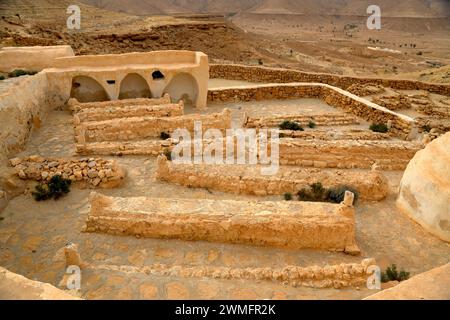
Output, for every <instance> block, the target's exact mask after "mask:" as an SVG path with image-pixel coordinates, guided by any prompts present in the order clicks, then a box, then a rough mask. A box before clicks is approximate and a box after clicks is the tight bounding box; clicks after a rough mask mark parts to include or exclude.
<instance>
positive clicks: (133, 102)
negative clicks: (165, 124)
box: [67, 94, 172, 112]
mask: <svg viewBox="0 0 450 320" xmlns="http://www.w3.org/2000/svg"><path fill="white" fill-rule="evenodd" d="M170 103H172V101H171V99H170V95H168V94H165V95H164V96H163V97H162V98H155V99H148V98H138V99H122V100H112V101H101V102H86V103H81V102H78V101H77V99H75V98H71V99H69V101H68V102H67V105H68V106H69V109H70V110H72V111H75V112H79V111H81V110H84V109H99V108H119V107H128V106H156V105H161V104H170Z"/></svg>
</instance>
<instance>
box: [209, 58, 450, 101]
mask: <svg viewBox="0 0 450 320" xmlns="http://www.w3.org/2000/svg"><path fill="white" fill-rule="evenodd" d="M209 74H210V78H220V79H229V80H243V81H249V82H266V83H271V82H272V83H288V82H317V83H326V84H329V85H332V86H336V87H339V88H341V89H347V88H349V87H350V86H352V85H354V84H360V85H366V84H371V85H381V86H383V87H390V88H393V89H398V90H425V91H429V92H433V93H438V94H442V95H446V96H450V85H449V84H435V83H426V82H420V81H414V80H397V79H378V78H361V77H348V76H340V75H332V74H323V73H311V72H303V71H298V70H288V69H280V68H267V67H261V66H244V65H230V64H211V65H210V68H209Z"/></svg>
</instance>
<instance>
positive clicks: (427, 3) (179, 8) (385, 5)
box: [81, 0, 450, 18]
mask: <svg viewBox="0 0 450 320" xmlns="http://www.w3.org/2000/svg"><path fill="white" fill-rule="evenodd" d="M81 1H83V2H85V3H87V4H90V5H94V6H97V7H99V8H104V9H107V10H113V11H119V12H127V13H132V14H139V15H144V14H176V13H231V12H233V13H237V12H250V13H261V14H280V13H281V14H308V15H356V16H361V15H365V14H366V9H367V7H368V6H369V5H370V4H373V1H371V0H165V1H160V0H81ZM377 4H378V5H379V6H380V7H381V8H382V14H383V15H384V16H386V17H426V18H436V17H448V16H449V13H450V4H449V2H448V1H446V0H398V1H391V0H378V1H377Z"/></svg>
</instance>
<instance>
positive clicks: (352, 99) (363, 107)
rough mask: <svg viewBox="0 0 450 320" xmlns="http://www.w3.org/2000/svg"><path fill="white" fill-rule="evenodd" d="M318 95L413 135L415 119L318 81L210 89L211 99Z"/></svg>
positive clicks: (395, 132) (393, 130)
mask: <svg viewBox="0 0 450 320" xmlns="http://www.w3.org/2000/svg"><path fill="white" fill-rule="evenodd" d="M299 98H320V99H322V100H324V101H325V102H326V103H327V104H329V105H331V106H334V107H337V108H340V109H343V110H344V111H345V112H346V113H349V114H353V115H355V116H357V117H360V118H362V119H364V120H366V121H369V122H374V123H386V124H387V123H390V127H391V128H390V133H391V134H393V135H396V136H399V137H401V138H404V139H406V138H409V139H412V138H414V135H415V134H416V130H415V128H416V125H417V124H416V122H415V121H414V119H412V118H410V117H407V116H405V115H402V114H399V113H395V112H393V111H391V110H389V109H386V108H384V107H381V106H379V105H377V104H375V103H372V102H370V101H368V100H366V99H363V98H360V97H358V96H356V95H354V94H351V93H349V92H347V91H345V90H342V89H339V88H336V87H332V86H330V85H326V84H320V83H287V84H286V83H283V84H273V83H272V84H264V85H253V86H245V87H236V88H217V89H214V90H210V91H209V93H208V99H209V100H210V101H219V102H220V101H222V102H225V101H226V102H232V101H253V100H267V99H299Z"/></svg>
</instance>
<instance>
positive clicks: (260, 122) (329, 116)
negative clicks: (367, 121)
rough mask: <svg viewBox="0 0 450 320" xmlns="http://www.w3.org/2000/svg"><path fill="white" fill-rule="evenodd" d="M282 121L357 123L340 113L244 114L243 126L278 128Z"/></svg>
mask: <svg viewBox="0 0 450 320" xmlns="http://www.w3.org/2000/svg"><path fill="white" fill-rule="evenodd" d="M283 121H292V122H297V123H298V124H299V125H301V126H302V127H306V126H307V125H308V124H309V122H314V124H315V125H317V126H345V125H352V124H359V120H358V118H357V117H355V116H352V115H349V114H341V113H321V114H314V115H304V114H298V115H283V116H265V117H260V118H256V117H249V116H247V115H245V116H244V127H246V128H278V127H279V126H280V124H281V123H282V122H283Z"/></svg>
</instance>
